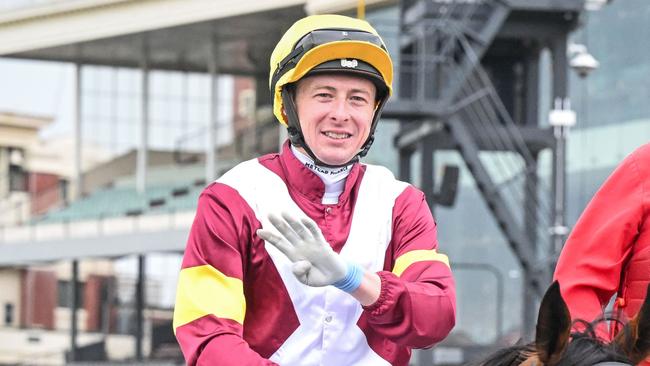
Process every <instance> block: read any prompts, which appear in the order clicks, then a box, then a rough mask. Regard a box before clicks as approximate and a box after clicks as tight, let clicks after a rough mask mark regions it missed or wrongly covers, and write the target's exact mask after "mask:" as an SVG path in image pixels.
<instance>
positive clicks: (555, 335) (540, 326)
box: [535, 281, 571, 366]
mask: <svg viewBox="0 0 650 366" xmlns="http://www.w3.org/2000/svg"><path fill="white" fill-rule="evenodd" d="M570 334H571V315H570V314H569V309H568V308H567V306H566V303H565V302H564V299H562V295H561V294H560V284H559V283H558V282H557V281H555V282H553V284H552V285H551V286H550V287H549V288H548V290H546V293H545V294H544V298H543V299H542V304H541V305H540V307H539V314H538V315H537V331H536V334H535V348H536V349H537V355H538V357H539V360H540V361H541V362H542V364H544V365H550V366H552V365H556V364H557V363H558V361H559V359H560V358H561V357H562V354H564V351H565V350H566V347H567V345H568V343H569V337H570Z"/></svg>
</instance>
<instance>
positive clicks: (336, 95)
mask: <svg viewBox="0 0 650 366" xmlns="http://www.w3.org/2000/svg"><path fill="white" fill-rule="evenodd" d="M375 93H376V90H375V85H374V84H373V83H372V82H371V81H369V80H367V79H364V78H362V77H358V76H351V75H346V74H324V75H313V76H308V77H306V78H303V79H301V80H300V81H299V82H298V83H297V87H296V97H295V98H296V99H295V103H296V111H297V113H298V120H299V121H300V127H301V129H302V133H303V135H304V138H305V143H306V144H307V146H309V148H310V149H311V150H312V151H313V153H314V154H315V155H316V157H317V158H318V159H320V160H321V161H322V162H324V163H326V164H329V165H340V164H345V163H346V162H348V161H350V159H352V158H353V157H354V156H355V155H356V154H357V153H358V152H359V149H360V148H361V146H362V145H363V143H364V142H365V141H366V139H367V138H368V135H369V134H370V126H371V124H372V117H373V115H374V112H375ZM299 150H300V151H301V152H303V153H305V151H304V149H302V148H299Z"/></svg>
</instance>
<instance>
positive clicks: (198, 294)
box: [173, 265, 246, 333]
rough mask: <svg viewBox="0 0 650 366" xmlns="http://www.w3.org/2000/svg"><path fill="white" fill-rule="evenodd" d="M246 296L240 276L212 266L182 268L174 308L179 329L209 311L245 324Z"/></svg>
mask: <svg viewBox="0 0 650 366" xmlns="http://www.w3.org/2000/svg"><path fill="white" fill-rule="evenodd" d="M245 313H246V299H245V298H244V286H243V283H242V281H241V280H240V279H237V278H233V277H228V276H226V275H224V274H223V273H221V272H220V271H219V270H217V269H216V268H214V267H212V266H210V265H203V266H197V267H189V268H184V269H182V270H181V272H180V275H179V277H178V288H177V289H176V306H175V307H174V324H173V326H174V333H176V328H178V327H180V326H182V325H185V324H187V323H189V322H191V321H193V320H196V319H198V318H200V317H203V316H205V315H208V314H213V315H215V316H217V317H219V318H228V319H232V320H235V321H236V322H238V323H240V324H243V323H244V314H245Z"/></svg>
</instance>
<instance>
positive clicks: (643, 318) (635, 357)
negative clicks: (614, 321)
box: [621, 284, 650, 365]
mask: <svg viewBox="0 0 650 366" xmlns="http://www.w3.org/2000/svg"><path fill="white" fill-rule="evenodd" d="M649 295H650V284H648V287H647V288H646V297H645V300H643V305H641V310H639V313H638V314H637V315H636V316H635V317H634V319H633V320H632V321H630V323H629V329H624V331H622V332H621V333H623V334H627V335H628V337H626V338H628V339H626V341H627V342H631V343H627V342H626V343H627V344H626V345H623V347H624V349H628V350H629V352H628V357H629V358H630V360H632V362H634V364H635V365H636V364H637V363H639V362H641V361H643V360H644V359H645V358H646V357H648V355H650V296H649ZM630 345H632V347H630ZM625 346H627V347H625Z"/></svg>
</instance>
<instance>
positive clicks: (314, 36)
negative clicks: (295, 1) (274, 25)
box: [269, 15, 393, 165]
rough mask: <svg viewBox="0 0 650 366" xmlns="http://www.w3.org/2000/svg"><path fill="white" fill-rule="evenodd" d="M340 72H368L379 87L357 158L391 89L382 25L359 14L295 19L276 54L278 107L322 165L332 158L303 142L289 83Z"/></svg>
mask: <svg viewBox="0 0 650 366" xmlns="http://www.w3.org/2000/svg"><path fill="white" fill-rule="evenodd" d="M338 72H343V73H351V74H354V75H358V76H361V77H365V78H367V79H369V80H370V81H372V82H373V83H374V84H375V86H376V88H377V101H376V102H377V106H376V109H375V115H374V118H373V121H372V127H371V130H370V135H369V136H368V140H366V142H365V143H364V145H363V147H362V150H361V151H360V152H359V154H358V155H357V156H356V157H355V158H354V159H353V161H356V160H358V158H359V157H362V156H364V155H365V154H366V153H367V152H368V148H369V147H370V145H371V144H372V141H373V139H374V137H373V135H374V131H375V127H376V125H377V121H378V120H379V115H380V114H381V109H382V108H383V106H384V104H385V102H386V100H387V99H388V97H389V96H390V94H391V93H392V82H393V63H392V60H391V58H390V55H389V54H388V51H387V50H386V47H385V45H384V42H383V41H382V39H381V37H380V36H379V34H378V33H377V31H376V30H375V29H374V28H373V27H372V26H371V25H370V24H369V23H368V22H366V21H364V20H360V19H355V18H350V17H346V16H342V15H312V16H308V17H306V18H303V19H300V20H298V21H297V22H296V23H294V24H293V25H292V26H291V28H289V30H287V32H286V33H285V34H284V35H283V36H282V38H281V39H280V41H279V42H278V44H277V45H276V46H275V49H274V50H273V53H272V54H271V72H270V75H269V86H270V89H271V98H272V100H273V113H274V114H275V116H276V117H277V119H278V121H279V122H280V123H282V124H284V125H285V126H287V130H288V132H289V138H290V139H291V143H292V144H293V145H295V146H302V147H303V148H304V149H305V150H306V151H307V153H308V154H309V155H310V156H311V157H312V158H313V159H314V161H315V162H316V163H320V164H319V165H327V164H323V163H322V162H320V161H319V160H318V159H317V158H316V157H315V156H314V154H313V153H312V152H311V149H309V147H308V146H306V144H305V142H304V139H303V137H302V131H301V130H300V123H299V121H298V117H297V114H296V110H295V106H294V103H293V94H292V93H293V88H292V87H290V86H291V85H292V84H293V83H295V82H297V81H298V80H300V79H301V78H303V77H305V76H306V75H313V74H315V73H338ZM283 110H284V112H285V113H283ZM346 164H349V163H346Z"/></svg>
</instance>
